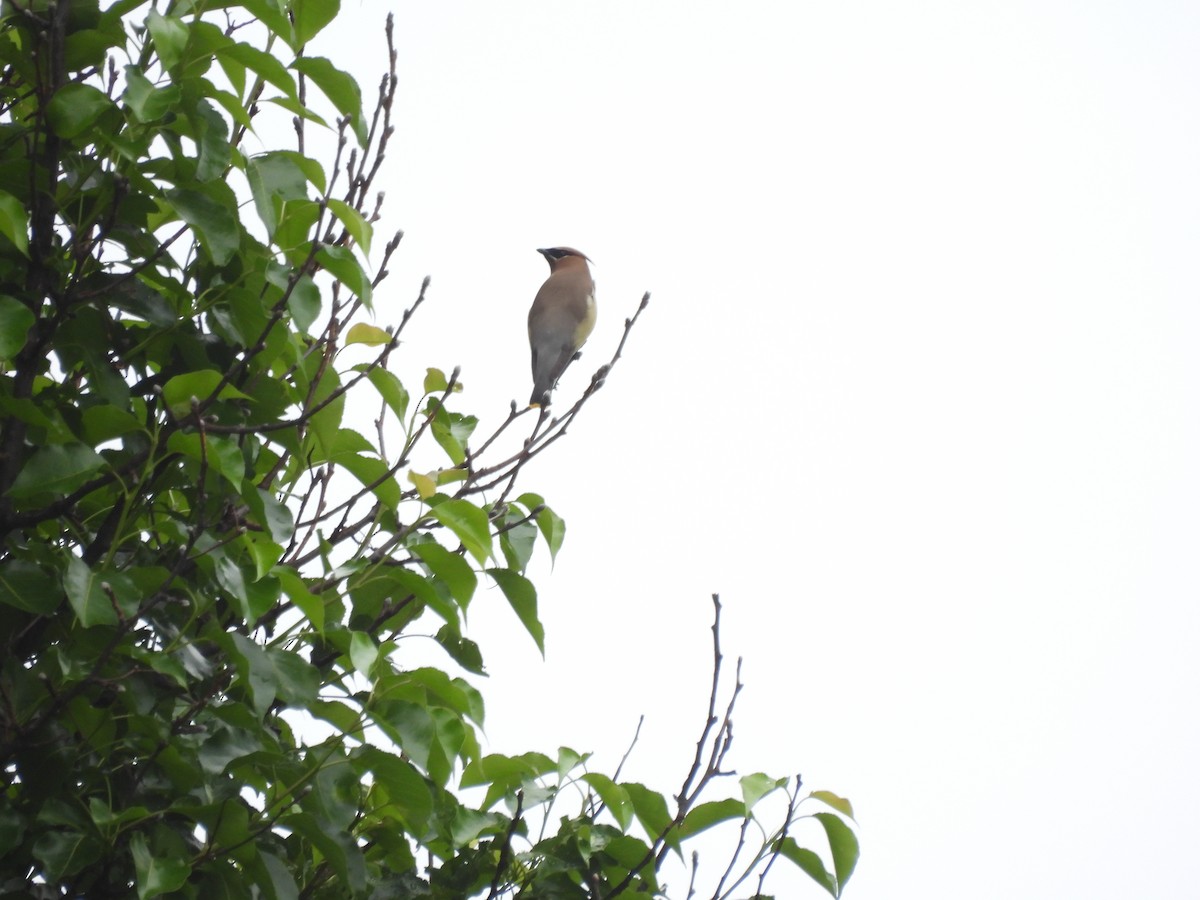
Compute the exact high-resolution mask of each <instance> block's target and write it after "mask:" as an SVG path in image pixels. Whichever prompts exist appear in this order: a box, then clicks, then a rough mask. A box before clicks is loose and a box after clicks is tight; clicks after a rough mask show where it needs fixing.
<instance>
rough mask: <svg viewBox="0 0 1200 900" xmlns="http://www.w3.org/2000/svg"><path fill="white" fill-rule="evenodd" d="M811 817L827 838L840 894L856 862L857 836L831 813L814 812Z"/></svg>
mask: <svg viewBox="0 0 1200 900" xmlns="http://www.w3.org/2000/svg"><path fill="white" fill-rule="evenodd" d="M813 818H814V819H816V820H817V821H818V822H820V823H821V826H822V827H823V828H824V829H825V836H826V837H827V838H829V851H830V853H832V854H833V871H834V873H835V875H836V877H837V884H838V893H839V894H840V893H841V892H842V891H843V890H844V889H845V887H846V882H847V881H849V880H850V876H851V875H852V874H853V873H854V867H855V866H856V865H857V864H858V838H857V837H855V835H854V832H853V831H852V830H851V829H850V826H849V825H847V824H846V823H845V822H843V821H842V820H841V818H840V817H838V816H835V815H834V814H833V813H815V814H814V815H813Z"/></svg>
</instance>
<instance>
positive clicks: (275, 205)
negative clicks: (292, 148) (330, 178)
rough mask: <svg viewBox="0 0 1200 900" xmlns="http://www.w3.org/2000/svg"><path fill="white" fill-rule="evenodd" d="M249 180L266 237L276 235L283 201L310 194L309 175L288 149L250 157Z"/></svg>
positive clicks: (248, 166) (300, 198)
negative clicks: (306, 174)
mask: <svg viewBox="0 0 1200 900" xmlns="http://www.w3.org/2000/svg"><path fill="white" fill-rule="evenodd" d="M246 180H247V181H249V182H250V193H251V194H252V195H253V197H254V208H255V209H256V210H257V211H258V217H259V218H260V219H261V220H262V223H263V225H265V226H266V229H267V237H274V236H275V230H276V229H277V228H278V227H279V216H280V213H281V212H282V211H283V204H284V201H286V200H303V199H306V198H307V197H308V178H307V177H306V176H305V174H304V172H303V171H302V170H301V168H300V167H299V166H298V165H297V164H296V161H295V159H294V158H293V156H292V155H291V154H288V153H280V152H275V153H264V154H262V155H261V156H255V157H251V158H250V159H249V160H247V161H246Z"/></svg>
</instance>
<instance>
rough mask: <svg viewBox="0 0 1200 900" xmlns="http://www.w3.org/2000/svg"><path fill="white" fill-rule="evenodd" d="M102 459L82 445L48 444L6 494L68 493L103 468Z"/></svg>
mask: <svg viewBox="0 0 1200 900" xmlns="http://www.w3.org/2000/svg"><path fill="white" fill-rule="evenodd" d="M104 465H105V462H104V457H102V456H101V455H100V454H99V453H97V452H96V451H95V450H93V449H92V448H91V447H88V446H86V445H84V444H50V445H49V446H47V447H42V448H41V449H40V450H35V451H34V454H33V456H31V457H30V458H29V461H28V462H26V463H25V465H24V466H22V468H21V471H20V472H19V473H18V474H17V478H16V480H15V481H14V482H13V486H12V487H11V488H10V489H9V491H8V495H9V496H10V497H12V498H13V499H18V498H22V497H32V496H34V495H35V494H69V493H70V492H71V491H73V490H75V488H77V487H79V486H81V485H83V484H85V483H86V482H87V481H88V479H90V478H91V477H92V476H93V475H95V474H96V473H97V472H98V471H100V469H102V468H104Z"/></svg>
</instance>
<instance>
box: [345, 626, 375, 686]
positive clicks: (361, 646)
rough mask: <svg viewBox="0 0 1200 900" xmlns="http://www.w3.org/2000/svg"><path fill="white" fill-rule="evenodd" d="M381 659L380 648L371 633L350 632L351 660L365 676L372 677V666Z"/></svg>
mask: <svg viewBox="0 0 1200 900" xmlns="http://www.w3.org/2000/svg"><path fill="white" fill-rule="evenodd" d="M377 659H379V648H378V647H377V646H375V641H373V640H372V639H371V636H370V635H369V634H365V633H364V632H361V631H352V632H350V661H351V662H352V663H353V664H354V668H355V669H357V670H358V672H359V674H361V675H362V676H363V677H364V678H370V677H371V667H372V666H374V665H375V660H377Z"/></svg>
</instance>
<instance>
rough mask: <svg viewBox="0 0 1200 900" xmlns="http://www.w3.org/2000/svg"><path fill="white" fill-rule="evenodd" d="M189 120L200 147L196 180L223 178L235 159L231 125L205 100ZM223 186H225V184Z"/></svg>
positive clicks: (197, 105) (200, 102) (209, 180)
mask: <svg viewBox="0 0 1200 900" xmlns="http://www.w3.org/2000/svg"><path fill="white" fill-rule="evenodd" d="M188 118H189V121H190V122H191V124H192V128H193V129H194V131H195V135H194V137H195V140H196V143H197V144H198V145H199V147H200V154H199V156H198V157H197V158H196V180H197V181H200V182H211V181H212V180H213V179H214V178H220V177H223V176H224V175H225V173H226V172H227V171H228V170H229V164H230V160H231V159H232V157H233V149H232V148H231V147H230V146H229V123H227V122H226V121H225V118H224V117H223V116H222V115H221V114H220V113H219V112H217V108H216V107H215V106H213V105H212V104H211V103H209V102H208V101H207V100H204V99H201V100H199V101H198V102H197V103H196V107H195V109H194V110H193V112H192V115H191V116H189V117H188ZM221 184H222V186H224V182H222V183H221ZM230 199H231V200H232V198H230ZM231 205H232V204H231ZM214 258H215V257H214ZM218 265H220V263H218Z"/></svg>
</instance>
